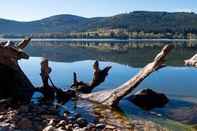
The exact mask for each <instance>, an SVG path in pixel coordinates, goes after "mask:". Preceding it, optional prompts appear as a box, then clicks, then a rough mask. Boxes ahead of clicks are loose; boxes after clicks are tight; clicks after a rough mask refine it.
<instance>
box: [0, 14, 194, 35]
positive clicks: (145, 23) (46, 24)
mask: <svg viewBox="0 0 197 131" xmlns="http://www.w3.org/2000/svg"><path fill="white" fill-rule="evenodd" d="M98 29H126V30H128V31H131V32H134V31H136V32H139V31H144V32H179V33H183V32H197V14H195V13H192V12H191V13H187V12H163V11H134V12H130V13H125V14H117V15H114V16H109V17H92V18H86V17H81V16H76V15H70V14H60V15H55V16H50V17H47V18H43V19H40V20H34V21H29V22H21V21H15V20H7V19H1V18H0V34H33V33H71V32H87V31H96V30H98Z"/></svg>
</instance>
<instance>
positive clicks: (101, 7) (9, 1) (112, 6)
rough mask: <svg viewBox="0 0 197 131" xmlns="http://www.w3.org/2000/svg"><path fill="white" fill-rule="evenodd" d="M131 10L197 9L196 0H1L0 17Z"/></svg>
mask: <svg viewBox="0 0 197 131" xmlns="http://www.w3.org/2000/svg"><path fill="white" fill-rule="evenodd" d="M135 10H147V11H169V12H180V11H186V12H188V11H189V12H191V11H192V12H197V0H1V4H0V18H6V19H14V20H19V21H31V20H37V19H41V18H45V17H48V16H52V15H57V14H73V15H79V16H84V17H96V16H112V15H115V14H118V13H128V12H131V11H135Z"/></svg>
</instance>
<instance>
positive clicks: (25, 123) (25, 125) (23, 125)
mask: <svg viewBox="0 0 197 131" xmlns="http://www.w3.org/2000/svg"><path fill="white" fill-rule="evenodd" d="M16 128H19V129H30V128H32V121H30V120H29V119H27V118H23V119H21V120H20V121H19V122H17V124H16Z"/></svg>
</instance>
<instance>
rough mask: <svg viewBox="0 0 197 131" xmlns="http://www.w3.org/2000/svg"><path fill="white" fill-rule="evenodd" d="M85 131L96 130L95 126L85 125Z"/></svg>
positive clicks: (91, 124)
mask: <svg viewBox="0 0 197 131" xmlns="http://www.w3.org/2000/svg"><path fill="white" fill-rule="evenodd" d="M87 129H88V130H87V131H95V130H96V125H95V124H93V123H89V124H88V125H87Z"/></svg>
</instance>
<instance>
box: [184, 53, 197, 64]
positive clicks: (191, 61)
mask: <svg viewBox="0 0 197 131" xmlns="http://www.w3.org/2000/svg"><path fill="white" fill-rule="evenodd" d="M184 62H185V65H187V66H194V67H197V54H195V55H194V56H192V57H191V58H189V59H187V60H185V61H184Z"/></svg>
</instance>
